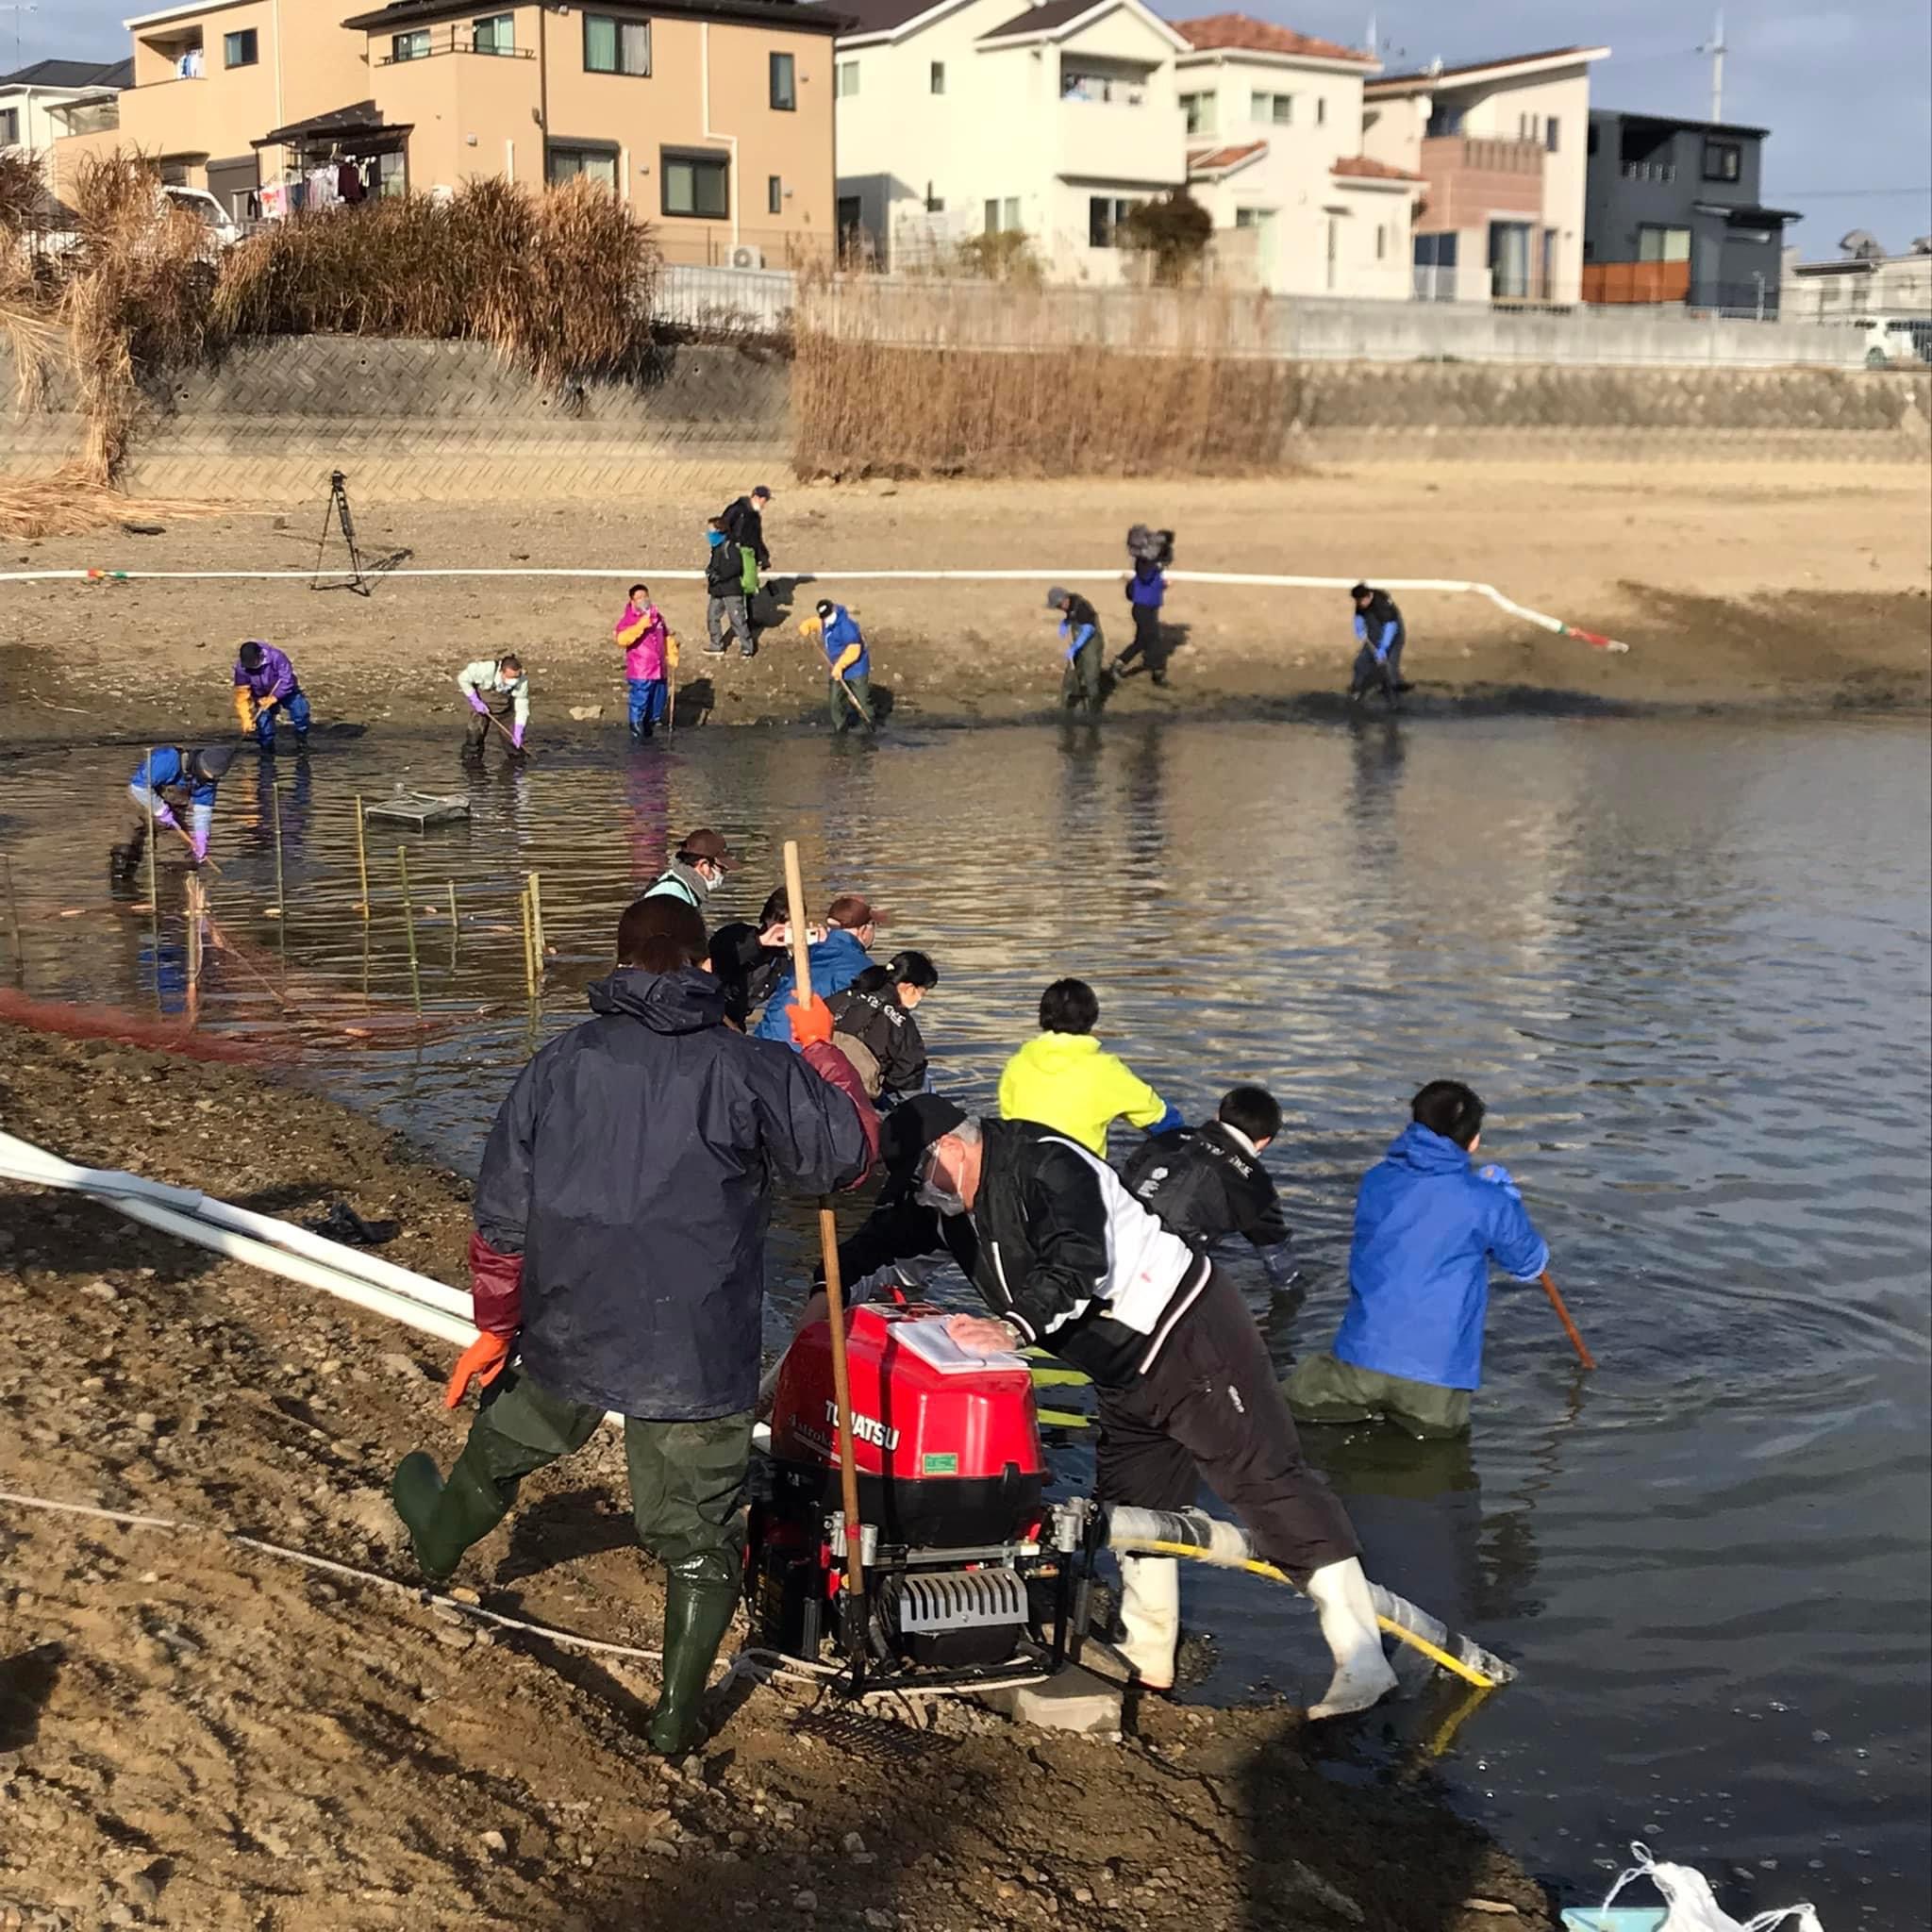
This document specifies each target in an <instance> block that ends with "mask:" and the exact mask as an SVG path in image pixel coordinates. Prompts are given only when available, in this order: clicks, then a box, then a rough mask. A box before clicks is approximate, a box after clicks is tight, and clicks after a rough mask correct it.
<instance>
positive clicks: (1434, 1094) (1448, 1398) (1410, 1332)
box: [1285, 1080, 1550, 1437]
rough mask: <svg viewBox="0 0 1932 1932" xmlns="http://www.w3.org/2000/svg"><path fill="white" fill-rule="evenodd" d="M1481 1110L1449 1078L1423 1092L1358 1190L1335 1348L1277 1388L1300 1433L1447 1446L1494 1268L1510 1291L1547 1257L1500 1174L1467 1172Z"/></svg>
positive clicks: (1466, 1389) (1478, 1379) (1535, 1275)
mask: <svg viewBox="0 0 1932 1932" xmlns="http://www.w3.org/2000/svg"><path fill="white" fill-rule="evenodd" d="M1483 1111H1484V1109H1483V1103H1482V1101H1481V1100H1480V1099H1479V1098H1478V1097H1477V1096H1476V1094H1475V1092H1474V1090H1473V1089H1471V1088H1469V1087H1465V1086H1464V1085H1463V1084H1462V1082H1461V1081H1460V1080H1431V1081H1430V1082H1429V1083H1428V1085H1427V1086H1426V1087H1424V1089H1423V1090H1422V1091H1421V1092H1420V1093H1418V1094H1417V1095H1416V1096H1415V1098H1414V1100H1413V1101H1411V1102H1410V1103H1409V1113H1410V1120H1409V1124H1408V1125H1407V1127H1405V1128H1404V1129H1403V1131H1402V1132H1401V1133H1400V1134H1399V1135H1398V1136H1397V1137H1396V1138H1395V1140H1394V1141H1392V1142H1391V1145H1390V1148H1389V1151H1388V1153H1387V1154H1386V1155H1385V1156H1384V1157H1383V1158H1381V1159H1380V1160H1379V1161H1377V1162H1376V1163H1375V1165H1374V1167H1372V1168H1371V1169H1370V1170H1369V1172H1368V1174H1367V1175H1366V1176H1365V1177H1364V1178H1363V1181H1362V1184H1361V1189H1360V1191H1359V1192H1358V1193H1357V1196H1356V1206H1355V1241H1354V1245H1353V1246H1352V1247H1351V1248H1350V1249H1349V1256H1348V1307H1347V1309H1346V1311H1345V1312H1344V1313H1343V1315H1342V1318H1341V1327H1340V1329H1338V1330H1337V1332H1336V1336H1335V1341H1334V1344H1333V1346H1332V1347H1331V1348H1329V1349H1328V1350H1327V1351H1326V1352H1325V1353H1324V1354H1321V1355H1311V1356H1307V1357H1304V1358H1303V1359H1302V1360H1301V1361H1299V1362H1297V1363H1296V1364H1295V1366H1294V1368H1293V1370H1292V1372H1291V1374H1290V1375H1289V1377H1288V1381H1287V1383H1286V1385H1285V1386H1286V1388H1287V1391H1288V1401H1289V1407H1291V1408H1292V1409H1293V1410H1294V1412H1295V1415H1296V1416H1297V1417H1298V1418H1299V1419H1300V1420H1301V1421H1302V1422H1305V1423H1361V1422H1373V1421H1376V1420H1380V1421H1386V1422H1391V1423H1393V1424H1395V1425H1396V1427H1398V1428H1402V1429H1407V1431H1408V1432H1409V1434H1410V1435H1412V1436H1416V1437H1431V1436H1458V1435H1460V1434H1461V1433H1462V1432H1463V1431H1464V1430H1465V1429H1467V1428H1468V1427H1469V1398H1470V1393H1471V1391H1473V1390H1474V1389H1476V1388H1478V1387H1480V1386H1481V1383H1482V1366H1483V1322H1484V1318H1485V1316H1486V1315H1487V1313H1488V1311H1489V1303H1490V1268H1491V1264H1492V1263H1493V1265H1494V1266H1496V1267H1498V1268H1500V1269H1501V1270H1502V1271H1503V1272H1504V1273H1505V1274H1509V1275H1512V1276H1513V1277H1514V1278H1515V1279H1516V1280H1518V1281H1536V1280H1538V1279H1540V1278H1541V1276H1542V1275H1543V1274H1545V1272H1546V1271H1547V1270H1548V1268H1549V1264H1550V1249H1549V1243H1548V1242H1547V1241H1544V1240H1543V1238H1542V1236H1541V1235H1540V1234H1539V1233H1538V1232H1537V1231H1536V1228H1535V1226H1534V1224H1532V1223H1531V1221H1530V1218H1529V1214H1528V1211H1527V1210H1526V1209H1525V1208H1524V1205H1523V1196H1522V1195H1521V1193H1519V1192H1518V1191H1517V1188H1516V1183H1515V1182H1514V1181H1513V1180H1511V1179H1510V1177H1509V1175H1508V1174H1507V1171H1506V1170H1505V1169H1503V1168H1500V1167H1493V1166H1491V1167H1483V1168H1475V1167H1473V1166H1472V1165H1471V1162H1470V1156H1471V1155H1473V1154H1474V1152H1475V1151H1476V1149H1477V1148H1478V1147H1480V1146H1481V1145H1482V1138H1483V1136H1482V1127H1483Z"/></svg>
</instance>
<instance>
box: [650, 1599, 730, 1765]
mask: <svg viewBox="0 0 1932 1932" xmlns="http://www.w3.org/2000/svg"><path fill="white" fill-rule="evenodd" d="M737 1608H738V1591H737V1588H736V1586H735V1585H732V1584H729V1583H720V1582H718V1581H716V1580H715V1579H714V1578H707V1579H705V1580H704V1581H702V1582H695V1581H691V1580H689V1579H687V1578H685V1577H682V1576H680V1575H678V1574H676V1572H675V1571H674V1572H673V1573H672V1574H671V1577H670V1580H669V1583H668V1586H667V1589H666V1593H665V1600H664V1694H663V1695H662V1696H661V1697H660V1698H659V1699H658V1708H657V1709H656V1710H654V1711H653V1712H652V1713H651V1722H650V1724H648V1725H647V1726H646V1728H645V1731H644V1737H645V1739H646V1740H647V1741H648V1742H649V1744H650V1746H651V1749H652V1750H653V1751H659V1752H662V1753H663V1755H664V1756H665V1757H682V1756H683V1755H684V1754H685V1753H686V1752H687V1751H690V1750H692V1749H694V1748H695V1747H696V1746H697V1745H699V1744H701V1743H703V1742H704V1740H705V1726H704V1720H703V1706H704V1700H705V1680H706V1679H707V1678H708V1676H709V1675H710V1674H711V1666H712V1664H713V1663H715V1662H716V1661H717V1657H718V1646H719V1645H720V1644H721V1643H723V1642H724V1633H725V1631H726V1630H728V1629H729V1628H730V1627H731V1618H732V1615H733V1613H734V1612H735V1611H736V1610H737Z"/></svg>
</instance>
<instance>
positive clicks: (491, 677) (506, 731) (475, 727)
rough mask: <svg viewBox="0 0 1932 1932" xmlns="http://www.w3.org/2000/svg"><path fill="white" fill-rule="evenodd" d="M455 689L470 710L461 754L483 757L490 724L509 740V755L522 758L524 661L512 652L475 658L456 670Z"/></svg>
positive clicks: (526, 704) (526, 697)
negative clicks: (497, 656) (460, 693)
mask: <svg viewBox="0 0 1932 1932" xmlns="http://www.w3.org/2000/svg"><path fill="white" fill-rule="evenodd" d="M457 689H458V691H461V692H462V694H463V697H464V699H465V700H466V701H467V703H468V704H469V707H470V712H471V717H470V726H469V729H468V730H467V731H466V732H464V734H463V756H464V757H465V758H481V757H482V756H483V745H484V741H486V740H487V739H488V738H489V736H490V727H491V724H494V725H495V726H496V728H497V729H498V730H499V731H501V732H502V733H503V735H504V736H505V737H506V738H507V739H508V740H509V749H510V756H511V757H512V758H522V757H523V755H524V733H525V731H527V730H528V729H529V727H530V680H529V679H528V678H527V677H525V675H524V660H523V659H522V658H519V657H518V656H516V654H515V653H514V652H509V653H507V654H506V655H505V656H503V657H501V658H477V659H476V661H475V663H474V664H465V665H464V666H463V668H462V669H461V670H460V671H458V673H457ZM505 719H508V720H509V722H508V724H505V723H504V720H505Z"/></svg>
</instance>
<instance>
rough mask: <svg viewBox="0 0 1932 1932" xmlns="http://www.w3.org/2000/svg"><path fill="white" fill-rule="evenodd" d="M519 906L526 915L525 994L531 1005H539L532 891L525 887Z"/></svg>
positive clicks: (519, 898)
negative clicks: (532, 916)
mask: <svg viewBox="0 0 1932 1932" xmlns="http://www.w3.org/2000/svg"><path fill="white" fill-rule="evenodd" d="M517 903H518V905H519V906H520V907H521V908H523V914H524V992H525V997H527V998H528V1000H529V1002H530V1004H531V1005H532V1006H535V1005H536V1004H537V948H536V944H535V941H534V940H533V938H532V935H531V930H530V889H529V887H528V886H527V885H525V888H524V890H523V891H522V892H521V893H520V894H519V895H518V900H517Z"/></svg>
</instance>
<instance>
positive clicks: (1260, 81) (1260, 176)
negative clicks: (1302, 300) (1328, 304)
mask: <svg viewBox="0 0 1932 1932" xmlns="http://www.w3.org/2000/svg"><path fill="white" fill-rule="evenodd" d="M1174 26H1175V28H1176V30H1177V31H1178V32H1179V33H1180V34H1181V36H1182V37H1183V38H1184V39H1185V40H1186V41H1187V42H1188V45H1189V51H1188V52H1187V53H1185V54H1183V55H1181V56H1180V57H1179V58H1178V59H1177V60H1176V61H1175V63H1174V66H1175V82H1174V84H1175V87H1176V89H1177V91H1178V93H1179V98H1180V105H1181V111H1182V114H1183V117H1184V119H1185V123H1186V126H1187V131H1188V185H1189V189H1190V192H1191V193H1192V194H1193V196H1194V199H1195V200H1196V201H1198V202H1200V203H1201V204H1202V205H1203V206H1204V207H1205V208H1207V209H1208V212H1209V213H1210V214H1211V215H1212V216H1213V217H1214V226H1215V229H1216V231H1217V241H1216V247H1217V253H1218V255H1219V257H1220V258H1221V260H1222V261H1223V263H1224V266H1225V267H1226V269H1227V271H1228V273H1229V274H1230V275H1238V276H1239V277H1240V278H1241V279H1244V280H1249V281H1251V282H1252V283H1253V285H1254V286H1255V287H1257V288H1260V289H1265V290H1266V291H1268V292H1269V293H1271V294H1275V295H1356V296H1371V297H1380V298H1383V299H1388V300H1395V301H1407V299H1408V294H1409V284H1410V276H1409V252H1410V242H1409V216H1410V210H1411V208H1412V206H1413V204H1414V202H1415V200H1416V197H1417V195H1418V194H1419V192H1421V189H1422V176H1421V175H1420V174H1419V173H1417V172H1416V171H1415V170H1414V169H1413V168H1411V167H1404V166H1399V165H1396V164H1393V163H1391V162H1388V161H1383V160H1375V159H1371V158H1368V157H1366V156H1364V155H1363V154H1362V153H1360V152H1359V149H1360V147H1361V126H1362V89H1363V83H1364V81H1365V80H1367V79H1368V78H1369V77H1370V76H1371V75H1374V74H1375V73H1376V72H1377V71H1378V70H1377V63H1376V61H1375V58H1374V56H1373V55H1371V54H1365V53H1362V52H1359V51H1358V50H1357V49H1356V48H1353V47H1343V46H1341V45H1338V44H1337V43H1336V42H1332V41H1323V40H1317V39H1315V38H1314V37H1313V36H1311V35H1308V34H1303V33H1296V32H1295V31H1293V30H1292V29H1291V28H1289V27H1284V26H1276V25H1274V23H1273V22H1270V21H1264V20H1254V19H1251V18H1249V17H1248V16H1247V15H1246V14H1241V13H1217V14H1210V15H1208V16H1206V17H1205V18H1202V19H1197V20H1180V21H1176V22H1175V23H1174Z"/></svg>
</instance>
